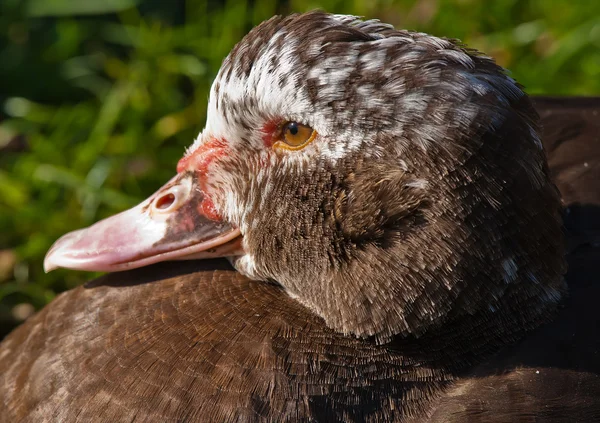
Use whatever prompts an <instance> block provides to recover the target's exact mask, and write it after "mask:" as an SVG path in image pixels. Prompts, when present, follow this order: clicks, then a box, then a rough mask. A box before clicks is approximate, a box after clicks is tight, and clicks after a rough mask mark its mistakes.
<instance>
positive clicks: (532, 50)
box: [0, 0, 600, 328]
mask: <svg viewBox="0 0 600 423" xmlns="http://www.w3.org/2000/svg"><path fill="white" fill-rule="evenodd" d="M313 8H321V9H324V10H327V11H332V12H336V13H352V14H358V15H363V16H366V17H368V18H379V19H381V20H384V21H387V22H389V23H392V24H394V25H395V26H396V27H399V28H400V27H402V28H407V29H413V30H418V31H425V32H429V33H432V34H435V35H439V36H447V37H452V38H460V39H462V40H463V41H464V42H466V43H467V44H469V45H470V46H472V47H475V48H478V49H480V50H482V51H485V52H486V53H488V54H490V55H492V56H494V57H496V59H497V60H498V62H499V63H500V64H501V65H503V66H505V67H507V68H509V69H511V71H512V74H513V76H514V77H515V78H516V79H517V80H518V81H520V82H521V83H523V84H524V85H525V86H526V87H527V90H528V91H529V92H530V93H533V94H564V95H566V94H569V95H598V94H600V2H596V1H579V2H572V1H571V0H554V1H548V0H528V1H524V0H504V1H499V0H497V1H475V0H411V1H391V0H386V1H379V0H373V1H369V2H365V1H363V0H360V1H359V0H355V1H334V0H329V1H322V2H317V1H315V2H309V3H307V2H305V1H299V0H291V1H289V2H277V1H274V0H256V1H253V2H246V1H243V0H229V1H225V2H223V3H217V2H214V1H206V0H187V1H185V0H179V1H175V0H173V1H169V2H166V1H160V0H154V1H151V0H148V1H142V0H110V1H104V2H100V1H99V0H30V1H21V0H3V2H1V3H0V107H1V108H0V325H4V327H5V328H8V327H10V326H12V325H14V324H15V323H17V322H18V320H19V319H22V318H23V313H20V312H18V311H19V310H21V311H22V310H23V306H18V307H16V306H17V305H19V304H32V305H33V306H34V307H35V308H40V307H42V306H43V305H45V304H46V303H47V302H49V301H50V300H51V299H52V298H53V297H54V296H55V295H56V294H57V293H59V292H61V291H63V290H65V289H69V288H72V287H74V286H76V285H78V284H80V283H82V282H83V281H85V280H87V279H89V278H90V277H91V276H90V275H89V274H85V273H81V272H70V271H65V270H59V271H55V272H52V273H50V274H44V273H43V270H42V260H43V256H44V254H45V252H46V250H47V249H48V248H49V246H50V245H51V244H52V242H53V241H54V240H55V239H56V238H58V237H59V236H60V235H62V234H63V233H65V232H67V231H70V230H73V229H76V228H80V227H83V226H86V225H89V224H91V223H92V222H94V221H96V220H98V219H100V218H102V217H105V216H108V215H111V214H114V213H115V212H118V211H120V210H122V209H124V208H126V207H129V206H131V205H134V204H136V203H137V202H138V201H140V200H142V199H143V198H144V197H145V196H147V195H148V194H150V193H151V192H153V191H154V190H155V189H156V188H158V187H159V186H161V185H162V183H163V182H165V181H166V180H167V179H169V177H170V176H171V175H172V174H173V172H174V167H175V164H176V162H177V160H178V159H179V158H180V156H181V155H182V153H183V150H184V147H185V146H187V145H189V144H190V143H191V141H192V140H193V139H194V137H195V135H196V134H197V133H198V132H199V131H200V130H201V129H202V127H203V125H204V121H205V114H206V100H207V96H208V91H209V87H210V84H211V81H212V78H213V77H214V75H215V74H216V72H217V70H218V69H219V66H220V63H221V60H222V59H223V58H224V57H225V55H226V54H227V52H228V51H229V50H230V48H231V47H232V46H233V45H234V44H235V43H236V42H237V41H239V40H240V39H241V38H242V37H243V35H244V34H245V33H246V32H247V31H248V30H249V29H250V28H252V27H253V26H254V25H256V24H258V23H259V22H261V21H262V20H264V19H266V18H268V17H270V16H272V15H273V14H276V13H289V12H291V11H306V10H310V9H313ZM15 307H16V308H15ZM25 309H27V307H26V308H25ZM26 314H27V313H25V315H26Z"/></svg>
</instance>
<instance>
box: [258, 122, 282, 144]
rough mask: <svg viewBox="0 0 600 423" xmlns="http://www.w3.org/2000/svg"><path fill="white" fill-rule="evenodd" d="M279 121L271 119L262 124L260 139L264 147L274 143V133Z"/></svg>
mask: <svg viewBox="0 0 600 423" xmlns="http://www.w3.org/2000/svg"><path fill="white" fill-rule="evenodd" d="M279 125H280V122H279V121H278V120H272V121H269V122H267V123H265V124H264V125H263V127H262V128H261V132H262V139H263V142H264V143H265V146H266V147H272V146H273V144H274V143H275V133H276V132H277V129H279Z"/></svg>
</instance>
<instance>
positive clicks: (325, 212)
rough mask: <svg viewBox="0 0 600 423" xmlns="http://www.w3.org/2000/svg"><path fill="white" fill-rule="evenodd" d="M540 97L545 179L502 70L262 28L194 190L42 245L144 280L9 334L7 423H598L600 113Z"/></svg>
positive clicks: (422, 40)
mask: <svg viewBox="0 0 600 423" xmlns="http://www.w3.org/2000/svg"><path fill="white" fill-rule="evenodd" d="M298 40H302V43H301V44H298ZM299 46H302V48H298V47H299ZM342 64H343V66H342ZM373 81H379V82H377V83H373ZM383 105H385V106H386V107H383ZM537 105H538V110H539V112H540V113H541V114H542V117H543V119H547V120H548V122H549V123H550V125H548V128H549V129H548V130H547V132H546V133H543V134H542V137H541V139H542V140H543V142H544V143H545V147H546V150H547V151H548V152H549V163H550V164H551V168H550V169H549V168H548V165H547V162H546V159H545V154H544V148H543V146H542V141H540V134H539V131H538V123H537V114H536V112H535V110H534V108H533V106H532V104H531V102H530V101H529V99H528V98H527V96H526V95H525V94H524V93H523V92H522V90H521V89H520V87H519V86H518V84H516V83H515V81H514V80H512V79H510V78H508V77H507V76H506V75H505V74H504V72H503V70H502V69H501V68H499V67H498V66H496V65H495V64H494V63H493V61H492V60H491V59H489V58H487V57H485V56H481V55H479V54H478V53H476V52H473V51H471V50H468V49H465V48H464V47H462V46H461V45H459V44H458V43H456V42H453V41H450V40H444V39H439V38H436V37H432V36H428V35H426V34H416V33H410V32H406V31H396V30H394V29H393V28H391V27H390V26H387V25H384V24H381V23H379V22H375V21H366V22H363V21H360V20H358V19H356V18H354V17H345V16H340V15H328V14H325V13H322V12H313V13H309V14H305V15H293V16H290V17H286V18H281V17H276V18H273V19H271V20H269V21H267V22H265V23H263V24H261V25H260V26H259V27H257V28H256V29H255V30H253V31H251V32H250V33H249V34H248V36H247V37H246V38H245V39H244V40H242V42H241V43H240V44H238V46H236V47H235V48H234V50H233V51H232V53H231V54H230V56H228V58H227V59H226V60H225V61H224V63H223V66H222V68H221V71H220V73H219V75H218V76H217V79H216V81H215V83H214V85H213V89H212V91H211V99H210V102H209V107H208V110H209V113H208V115H209V116H208V118H207V127H206V128H205V130H204V131H203V132H202V134H201V135H200V136H199V137H198V139H197V140H196V142H195V143H194V144H193V145H192V147H191V148H190V150H189V151H188V152H187V153H186V155H185V156H184V158H183V159H182V160H181V161H180V163H179V165H178V174H177V176H175V177H174V178H173V179H172V180H171V181H169V182H168V183H167V184H166V185H165V186H164V187H162V188H161V189H160V190H159V191H157V193H155V194H154V195H153V196H151V197H150V198H149V199H148V200H146V201H144V202H143V203H141V204H140V205H139V206H136V207H134V208H132V209H130V210H129V211H126V212H123V213H121V214H119V215H117V216H114V217H112V218H109V219H107V220H105V221H102V222H99V223H97V224H95V225H93V226H92V227H90V228H87V229H83V230H79V231H76V232H72V233H70V234H67V235H65V236H64V237H63V238H61V239H60V240H58V241H57V242H56V243H55V245H54V246H53V247H52V249H51V250H50V252H49V253H48V255H47V258H46V262H45V267H46V269H47V270H52V269H53V268H56V267H69V268H74V269H80V270H100V271H116V270H126V269H133V270H127V271H125V272H119V273H112V274H109V275H106V276H103V277H101V278H99V279H97V280H95V281H93V282H91V283H89V284H87V285H86V286H83V287H79V288H77V289H74V290H72V291H69V292H67V293H64V294H62V295H60V296H59V297H57V299H55V301H53V302H52V303H51V304H50V305H49V306H48V307H46V308H45V309H43V310H42V311H41V312H39V313H38V314H37V315H35V316H33V317H32V318H30V319H29V320H28V321H27V322H26V323H25V324H24V325H22V326H21V327H20V328H18V329H17V330H15V331H14V332H13V333H12V334H10V335H9V336H8V337H7V338H6V339H5V340H4V341H3V343H2V344H1V346H0V368H1V369H2V370H3V371H2V373H1V374H0V405H1V406H2V412H1V413H0V421H7V422H9V421H10V422H29V421H33V422H35V421H66V422H71V421H106V422H109V421H161V422H162V421H186V422H187V421H189V422H195V421H198V422H261V421H277V422H279V421H290V422H292V421H310V422H324V421H326V422H330V421H344V422H345V421H356V422H414V423H417V422H418V423H423V422H456V423H462V422H478V421H481V422H492V423H493V422H525V421H536V422H564V421H565V420H567V419H568V420H572V421H578V420H579V421H585V422H593V421H600V401H598V400H597V398H599V395H600V381H599V380H598V371H599V370H600V366H599V362H600V359H599V357H598V351H599V349H600V341H599V340H600V336H599V335H600V333H599V330H598V329H597V328H596V325H595V320H596V318H597V316H598V313H597V311H596V308H595V306H594V302H595V299H596V298H597V296H596V294H598V293H599V292H598V291H599V290H600V288H599V286H598V284H597V283H596V281H595V275H597V274H598V271H597V267H596V265H595V263H597V262H598V261H597V260H596V259H597V258H598V257H599V253H600V252H599V251H598V248H597V244H598V240H599V239H600V237H598V231H597V226H595V225H596V224H595V222H597V221H598V219H597V216H598V214H597V207H598V205H599V204H600V198H598V195H599V194H598V193H599V192H600V190H598V189H594V187H597V186H598V182H597V181H598V180H600V178H598V176H599V175H598V173H599V169H600V166H599V165H598V163H600V157H598V155H599V152H600V147H599V146H598V139H597V133H598V130H597V129H598V119H595V118H594V116H595V113H598V110H599V109H600V107H599V105H598V102H597V101H595V100H590V101H588V102H587V103H586V102H585V101H580V100H572V101H566V100H565V101H564V102H561V101H557V100H551V99H550V100H543V99H542V100H539V101H538V103H537ZM544 122H545V121H544V120H542V124H543V123H544ZM548 131H549V132H548ZM594 143H596V144H594ZM586 163H587V166H586V165H585V164H586ZM582 164H583V168H582ZM550 175H552V176H553V178H554V179H555V180H556V181H557V184H558V188H559V189H561V190H563V194H564V202H565V205H566V206H567V210H568V211H569V213H568V214H566V215H565V216H566V217H565V219H566V223H567V227H568V228H569V231H570V232H569V233H568V241H569V244H568V245H569V251H570V252H569V257H568V258H569V260H570V264H571V270H570V273H569V275H568V276H567V281H568V283H569V290H570V296H569V297H567V296H566V295H565V294H566V291H567V285H566V284H565V280H564V273H565V271H566V261H565V248H564V242H563V241H564V240H563V233H562V228H561V223H562V219H561V216H560V210H561V203H560V199H559V193H558V190H557V189H556V187H555V186H554V185H553V183H552V182H551V180H550ZM582 203H583V204H582ZM217 257H227V258H228V259H229V262H230V263H231V265H232V266H233V268H232V267H231V266H230V265H229V264H227V263H226V262H225V261H220V260H218V259H216V258H217ZM198 258H202V259H208V260H206V261H203V262H198V261H189V262H177V263H160V264H153V263H157V262H161V261H165V260H170V259H186V260H190V259H198ZM148 265H151V266H150V267H145V266H148ZM135 268H138V269H135ZM561 304H562V305H561ZM553 318H554V319H555V320H554V321H553V322H552V323H548V322H550V321H551V320H552V319H553ZM591 322H593V324H592V323H591Z"/></svg>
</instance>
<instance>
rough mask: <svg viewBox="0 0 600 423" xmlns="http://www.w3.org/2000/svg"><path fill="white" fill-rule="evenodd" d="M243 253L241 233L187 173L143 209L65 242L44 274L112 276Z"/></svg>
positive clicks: (49, 257) (72, 234)
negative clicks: (155, 265) (172, 262)
mask: <svg viewBox="0 0 600 423" xmlns="http://www.w3.org/2000/svg"><path fill="white" fill-rule="evenodd" d="M241 254H243V251H242V247H241V236H240V231H239V229H238V228H237V227H235V226H234V225H233V224H231V223H228V222H225V221H223V220H222V219H221V218H220V217H219V216H218V214H217V213H216V212H215V211H214V207H213V205H212V202H211V201H210V198H209V197H208V196H207V195H206V194H205V192H204V191H203V190H202V188H201V186H200V183H199V180H198V177H197V174H196V173H194V172H190V171H188V172H183V173H180V174H178V175H177V176H175V177H174V178H173V179H171V180H170V181H169V182H168V183H167V184H166V185H165V186H163V187H162V188H161V189H159V190H158V191H157V192H156V193H154V194H153V195H152V196H150V197H149V198H148V199H147V200H145V201H143V202H142V203H141V204H139V205H137V206H135V207H133V208H131V209H129V210H126V211H124V212H122V213H119V214H117V215H115V216H112V217H109V218H107V219H105V220H102V221H100V222H98V223H96V224H94V225H92V226H90V227H88V228H85V229H80V230H77V231H74V232H70V233H68V234H66V235H64V236H63V237H61V238H60V239H59V240H58V241H56V242H55V243H54V245H53V246H52V248H50V250H49V251H48V253H47V254H46V258H45V259H44V270H45V271H46V272H49V271H51V270H54V269H56V268H59V267H64V268H68V269H76V270H87V271H99V272H114V271H119V270H126V269H133V268H136V267H142V266H146V265H149V264H152V263H157V262H160V261H165V260H190V259H202V258H214V257H228V256H236V255H241Z"/></svg>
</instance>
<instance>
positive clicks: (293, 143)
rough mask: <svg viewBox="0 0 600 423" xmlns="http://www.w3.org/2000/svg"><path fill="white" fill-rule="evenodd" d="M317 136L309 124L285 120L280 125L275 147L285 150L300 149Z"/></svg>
mask: <svg viewBox="0 0 600 423" xmlns="http://www.w3.org/2000/svg"><path fill="white" fill-rule="evenodd" d="M316 136H317V131H315V130H314V129H312V128H311V127H310V126H307V125H303V124H301V123H298V122H286V123H285V124H284V125H283V126H282V127H281V133H280V135H279V137H278V140H277V142H276V143H275V144H274V146H275V147H282V148H285V149H287V150H301V149H302V148H304V147H306V146H307V145H308V144H309V143H310V142H311V141H312V140H314V139H315V137H316Z"/></svg>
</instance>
